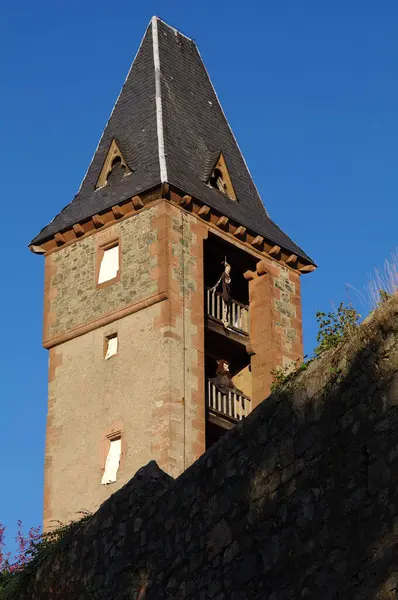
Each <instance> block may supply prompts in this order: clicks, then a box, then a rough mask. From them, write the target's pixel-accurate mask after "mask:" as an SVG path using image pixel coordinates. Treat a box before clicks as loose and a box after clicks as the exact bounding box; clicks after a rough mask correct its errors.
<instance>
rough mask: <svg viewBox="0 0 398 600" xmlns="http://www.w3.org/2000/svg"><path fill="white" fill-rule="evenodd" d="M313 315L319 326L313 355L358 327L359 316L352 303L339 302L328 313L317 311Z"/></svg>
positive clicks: (333, 344) (340, 340)
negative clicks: (335, 307)
mask: <svg viewBox="0 0 398 600" xmlns="http://www.w3.org/2000/svg"><path fill="white" fill-rule="evenodd" d="M315 316H316V320H317V321H318V326H319V329H318V334H317V337H316V340H317V342H318V346H317V347H316V348H315V350H314V353H315V356H319V355H320V354H322V352H324V351H325V350H329V349H330V348H333V347H334V346H336V345H337V344H339V343H340V342H342V341H343V340H344V338H346V337H347V336H348V335H350V334H351V333H352V332H353V331H354V330H355V329H356V327H358V325H359V319H360V317H361V315H360V314H359V312H358V311H357V310H356V309H355V308H354V307H353V305H352V304H344V302H341V303H340V304H339V306H338V307H337V309H336V310H334V311H331V312H328V313H324V312H321V311H318V312H317V313H316V315H315Z"/></svg>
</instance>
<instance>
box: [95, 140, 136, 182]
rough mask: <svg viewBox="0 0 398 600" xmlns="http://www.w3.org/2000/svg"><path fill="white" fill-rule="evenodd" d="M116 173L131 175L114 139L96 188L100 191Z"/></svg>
mask: <svg viewBox="0 0 398 600" xmlns="http://www.w3.org/2000/svg"><path fill="white" fill-rule="evenodd" d="M116 171H117V172H118V173H119V174H123V175H129V173H131V170H130V169H129V166H128V164H127V163H126V161H125V159H124V156H123V154H122V152H121V150H120V148H119V146H118V145H117V142H116V140H114V139H113V140H112V143H111V145H110V148H109V150H108V154H107V155H106V158H105V160H104V164H103V167H102V169H101V173H100V174H99V177H98V180H97V184H96V186H95V187H96V188H97V189H98V188H100V187H103V186H104V185H106V184H107V183H108V179H109V177H110V176H111V175H113V173H114V172H115V173H116Z"/></svg>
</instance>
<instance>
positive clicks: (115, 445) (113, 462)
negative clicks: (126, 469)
mask: <svg viewBox="0 0 398 600" xmlns="http://www.w3.org/2000/svg"><path fill="white" fill-rule="evenodd" d="M121 453H122V439H121V438H120V437H119V438H116V439H111V440H110V447H109V452H108V456H107V457H106V463H105V471H104V474H103V476H102V480H101V484H102V485H106V484H108V483H114V482H115V481H116V475H117V472H118V469H119V464H120V456H121Z"/></svg>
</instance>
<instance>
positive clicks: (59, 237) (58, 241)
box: [54, 233, 66, 246]
mask: <svg viewBox="0 0 398 600" xmlns="http://www.w3.org/2000/svg"><path fill="white" fill-rule="evenodd" d="M54 240H55V243H56V244H57V246H63V245H64V244H66V238H65V236H64V234H63V233H56V234H55V235H54Z"/></svg>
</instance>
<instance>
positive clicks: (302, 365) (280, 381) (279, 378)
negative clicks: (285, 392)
mask: <svg viewBox="0 0 398 600" xmlns="http://www.w3.org/2000/svg"><path fill="white" fill-rule="evenodd" d="M306 359H307V357H306V356H305V357H304V360H303V361H301V360H300V359H299V358H298V359H297V360H296V361H295V362H293V363H292V364H290V365H285V366H284V367H277V368H276V369H272V371H271V375H272V383H271V392H275V391H276V390H278V389H279V388H281V387H282V386H283V385H284V384H285V383H286V382H287V381H289V379H291V378H292V377H293V375H296V374H297V373H300V371H305V369H306V368H307V367H308V365H309V363H310V362H311V361H310V360H306Z"/></svg>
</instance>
